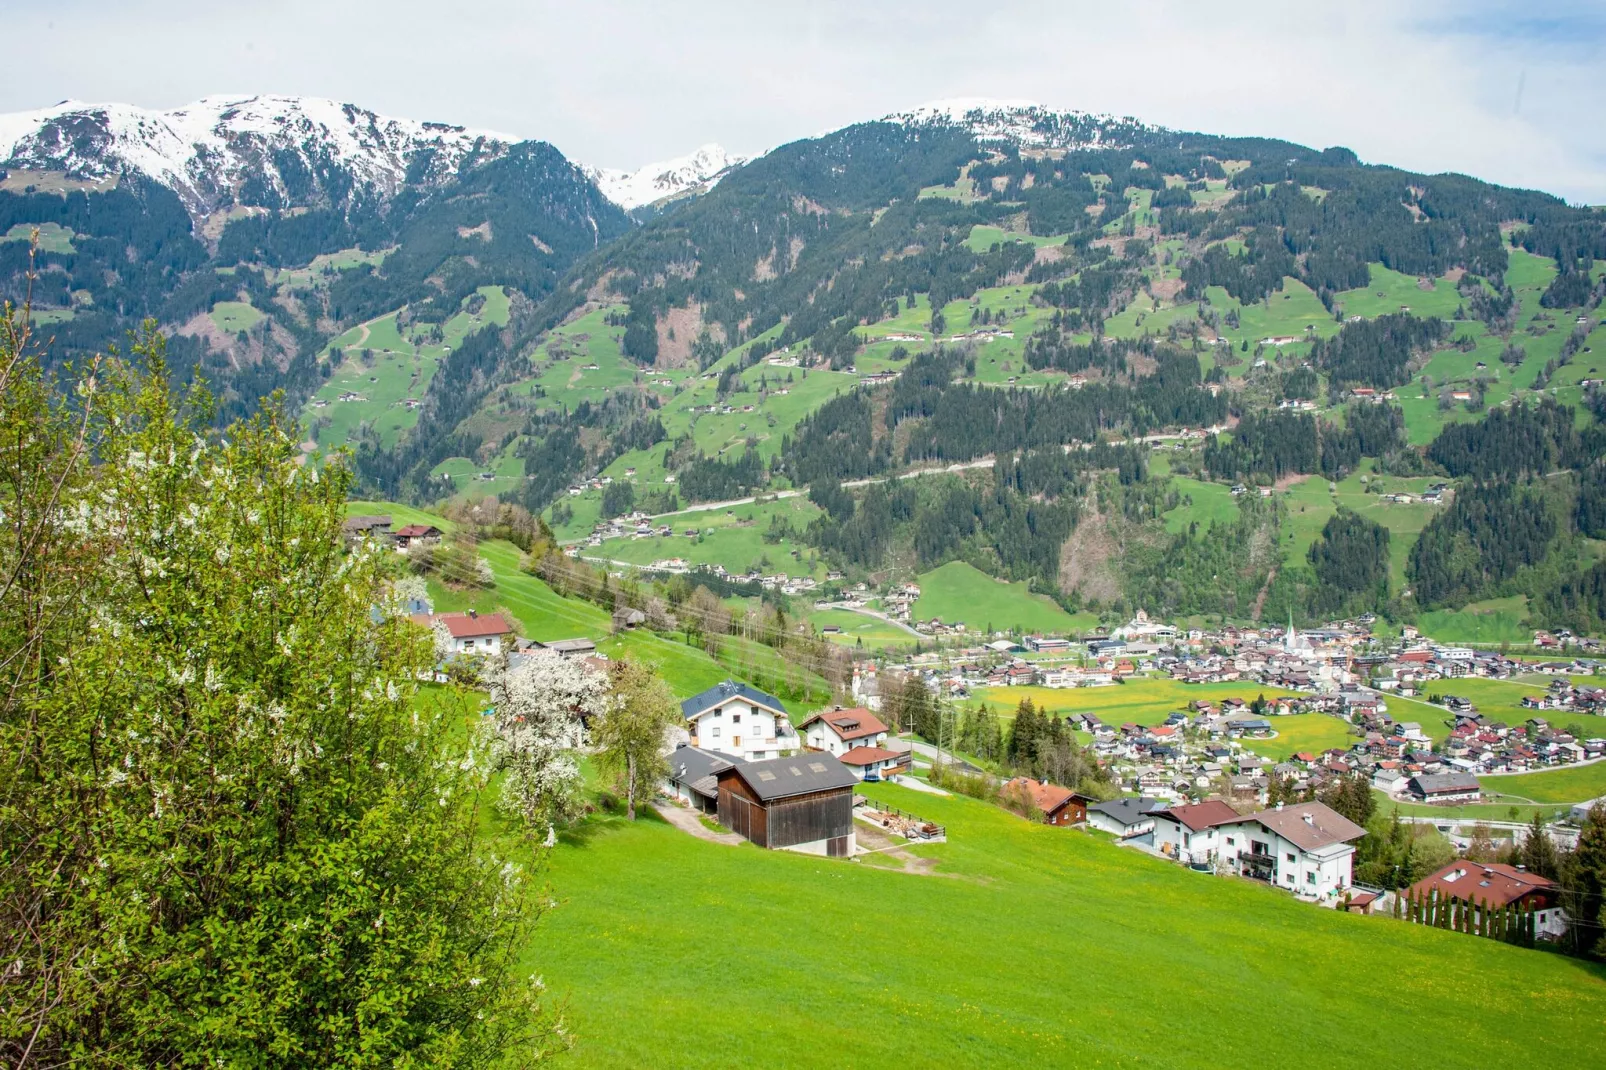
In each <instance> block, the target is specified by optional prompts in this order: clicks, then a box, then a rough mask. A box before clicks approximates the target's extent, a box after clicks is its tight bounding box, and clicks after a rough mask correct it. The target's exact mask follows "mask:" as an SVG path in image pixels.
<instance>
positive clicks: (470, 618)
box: [413, 613, 513, 639]
mask: <svg viewBox="0 0 1606 1070" xmlns="http://www.w3.org/2000/svg"><path fill="white" fill-rule="evenodd" d="M420 618H422V619H420ZM413 619H414V620H416V621H418V622H419V623H420V624H424V625H429V624H434V623H436V622H439V623H441V624H444V625H445V626H446V630H447V632H449V633H450V634H451V637H452V638H453V639H478V638H480V637H482V636H487V635H511V634H512V632H513V626H512V625H511V624H509V623H508V622H507V620H506V619H505V618H503V616H502V614H500V613H485V614H472V613H438V614H436V615H435V616H433V617H431V616H429V615H428V614H419V615H418V616H416V617H414V618H413Z"/></svg>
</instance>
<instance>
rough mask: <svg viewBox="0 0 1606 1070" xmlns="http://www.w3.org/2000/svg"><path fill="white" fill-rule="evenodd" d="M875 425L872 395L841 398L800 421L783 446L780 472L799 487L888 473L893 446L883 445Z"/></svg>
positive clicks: (857, 392)
mask: <svg viewBox="0 0 1606 1070" xmlns="http://www.w3.org/2000/svg"><path fill="white" fill-rule="evenodd" d="M872 423H873V414H872V412H871V406H870V395H869V393H868V392H866V391H863V390H853V391H850V392H849V393H846V394H839V395H837V396H836V397H834V398H832V399H831V400H830V401H827V402H826V403H825V404H824V405H821V406H820V407H819V408H818V409H816V410H815V411H814V412H813V413H811V414H809V415H808V416H805V417H804V418H803V419H802V420H800V421H798V424H797V428H796V430H795V431H794V433H793V434H792V435H790V436H787V437H785V438H783V439H782V440H781V452H780V460H779V462H778V465H777V470H778V471H781V472H784V473H785V474H786V475H788V476H789V477H790V478H791V480H792V482H793V483H796V484H798V485H799V486H801V485H803V484H806V483H814V482H815V481H817V480H843V479H862V478H864V477H865V476H869V475H874V474H876V473H878V472H883V471H885V470H886V469H887V467H888V465H889V464H890V463H891V460H892V456H891V453H892V443H891V440H890V439H887V438H883V439H882V440H881V441H879V442H877V441H876V440H875V437H874V434H873V430H872Z"/></svg>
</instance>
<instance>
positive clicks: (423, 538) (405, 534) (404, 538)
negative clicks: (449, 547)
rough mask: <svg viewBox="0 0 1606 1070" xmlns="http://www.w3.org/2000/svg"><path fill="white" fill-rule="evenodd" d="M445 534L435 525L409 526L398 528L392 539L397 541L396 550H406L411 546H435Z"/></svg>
mask: <svg viewBox="0 0 1606 1070" xmlns="http://www.w3.org/2000/svg"><path fill="white" fill-rule="evenodd" d="M444 534H445V532H443V531H441V529H440V528H438V527H436V526H435V525H434V524H408V525H406V526H404V527H399V528H397V529H396V530H395V532H393V533H392V534H391V538H393V539H395V540H396V549H398V550H405V549H407V548H408V547H409V546H434V545H435V544H436V543H438V542H440V541H441V536H442V535H444Z"/></svg>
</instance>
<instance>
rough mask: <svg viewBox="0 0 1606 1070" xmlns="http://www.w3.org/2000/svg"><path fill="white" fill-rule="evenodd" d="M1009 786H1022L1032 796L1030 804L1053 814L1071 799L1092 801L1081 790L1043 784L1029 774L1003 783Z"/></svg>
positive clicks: (1045, 812)
mask: <svg viewBox="0 0 1606 1070" xmlns="http://www.w3.org/2000/svg"><path fill="white" fill-rule="evenodd" d="M1011 786H1020V787H1024V788H1025V789H1026V792H1027V794H1029V795H1030V796H1031V797H1032V805H1033V806H1035V807H1037V808H1038V809H1039V810H1041V811H1043V813H1044V814H1048V815H1053V814H1054V813H1056V812H1058V811H1059V810H1061V809H1063V808H1064V807H1065V804H1066V803H1069V802H1070V801H1071V800H1073V799H1081V800H1082V801H1083V802H1091V801H1092V800H1091V799H1089V798H1088V797H1087V796H1086V795H1083V794H1082V793H1081V792H1077V791H1072V790H1071V789H1070V788H1062V787H1060V786H1059V785H1058V784H1045V783H1043V782H1042V781H1040V780H1033V779H1032V778H1031V777H1029V776H1023V777H1016V778H1015V779H1014V780H1011V781H1009V782H1008V783H1007V784H1005V785H1004V787H1006V788H1008V787H1011Z"/></svg>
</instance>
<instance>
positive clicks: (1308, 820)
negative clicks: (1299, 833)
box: [1303, 814, 1316, 828]
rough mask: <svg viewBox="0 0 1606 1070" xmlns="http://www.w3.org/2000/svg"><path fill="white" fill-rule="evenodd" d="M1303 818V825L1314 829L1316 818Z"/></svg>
mask: <svg viewBox="0 0 1606 1070" xmlns="http://www.w3.org/2000/svg"><path fill="white" fill-rule="evenodd" d="M1303 816H1304V818H1305V824H1307V825H1309V826H1311V827H1312V828H1315V827H1316V818H1315V817H1314V816H1313V815H1311V814H1305V815H1303Z"/></svg>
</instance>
